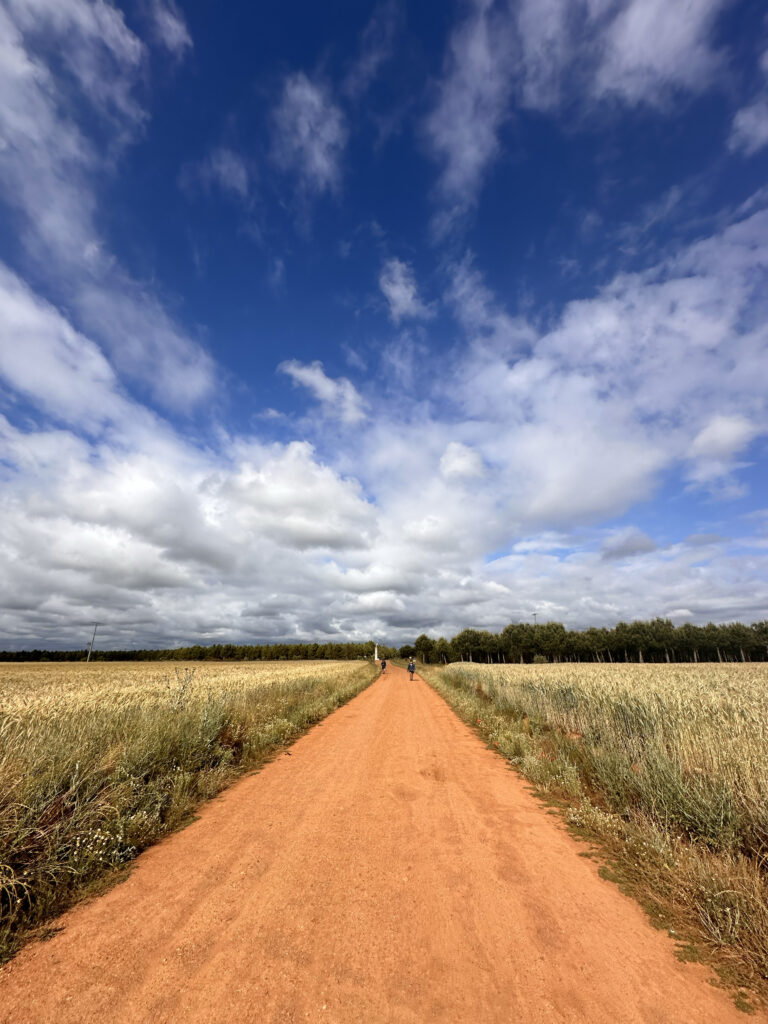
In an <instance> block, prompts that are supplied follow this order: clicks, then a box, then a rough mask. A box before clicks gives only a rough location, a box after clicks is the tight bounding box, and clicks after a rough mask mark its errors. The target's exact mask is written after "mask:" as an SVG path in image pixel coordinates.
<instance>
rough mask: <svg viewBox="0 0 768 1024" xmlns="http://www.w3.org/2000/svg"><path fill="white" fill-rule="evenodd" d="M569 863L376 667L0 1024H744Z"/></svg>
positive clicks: (480, 750)
mask: <svg viewBox="0 0 768 1024" xmlns="http://www.w3.org/2000/svg"><path fill="white" fill-rule="evenodd" d="M583 850H584V847H583V846H582V845H580V844H578V843H577V842H576V841H575V840H573V839H572V838H571V837H570V836H569V835H568V834H567V833H566V832H565V830H564V828H563V826H562V824H560V823H559V822H558V821H557V820H556V819H555V818H553V817H552V816H551V815H548V814H547V812H546V810H545V809H544V808H543V807H542V806H541V804H540V803H538V802H537V801H536V800H535V799H534V797H533V796H532V795H531V794H530V792H529V791H528V789H527V788H526V786H525V784H524V783H523V782H522V781H521V780H520V779H519V778H518V777H517V776H516V775H514V774H513V773H512V772H511V771H509V770H508V769H507V768H506V766H505V764H504V762H503V761H502V759H501V758H499V757H498V756H497V755H495V754H493V753H492V752H491V751H490V750H487V749H486V748H485V747H484V746H483V744H482V743H481V741H480V740H479V739H478V738H477V737H476V736H475V735H474V734H473V733H472V731H471V730H470V729H468V728H467V727H466V726H465V725H463V724H462V723H461V722H460V721H459V720H458V719H457V718H456V716H455V715H454V714H453V712H452V711H450V710H449V708H448V707H447V706H446V705H445V704H444V703H443V701H442V700H441V699H440V698H439V697H438V696H437V695H436V694H435V693H434V692H433V691H432V690H431V689H430V688H429V687H428V686H427V685H426V684H425V683H424V682H422V681H420V680H418V679H417V680H415V681H414V682H410V681H409V679H408V676H407V674H406V673H405V672H404V671H402V670H401V669H397V668H395V667H390V668H389V669H388V671H387V675H386V677H384V678H382V679H380V680H379V681H377V682H376V683H374V684H373V686H371V687H370V688H369V689H368V690H366V691H365V692H364V693H362V694H361V695H360V696H359V697H357V698H355V700H353V701H352V702H351V703H349V704H348V705H346V706H345V707H344V708H342V709H341V710H339V711H337V712H335V713H334V714H333V715H332V716H331V717H330V718H328V719H326V720H325V721H324V722H323V723H322V724H320V725H318V726H316V727H315V728H314V729H313V730H312V731H311V732H310V733H309V734H307V735H306V736H304V737H303V738H302V739H300V740H299V741H298V742H297V743H296V744H295V745H294V746H293V747H292V748H291V751H290V753H289V754H288V753H284V754H282V755H281V756H279V757H278V758H277V759H276V760H275V761H273V762H272V763H271V764H269V765H267V766H266V767H265V768H264V769H263V770H262V771H261V772H259V773H258V774H256V775H253V776H249V777H248V778H246V779H243V780H242V781H241V782H239V783H237V784H236V785H235V786H233V787H232V788H231V789H229V790H228V791H227V792H226V793H224V794H223V795H222V796H220V797H219V798H217V799H216V800H214V801H212V802H211V803H210V804H208V805H207V806H206V807H205V808H204V809H203V811H202V813H201V815H200V818H199V819H198V820H197V821H196V822H194V823H193V824H192V825H190V826H189V827H188V828H186V829H185V830H184V831H182V832H179V833H177V834H176V835H173V836H171V837H169V838H168V839H166V840H165V841H163V842H162V843H160V844H159V845H158V846H156V847H154V848H152V849H151V850H148V851H147V852H146V853H145V854H143V855H142V856H141V857H140V858H139V859H138V861H137V862H136V866H135V869H134V871H133V873H132V874H131V876H130V877H129V878H128V879H127V880H126V881H125V882H124V883H122V884H120V885H118V886H116V887H115V888H114V889H113V890H112V891H111V892H109V893H107V894H106V895H104V896H101V897H99V898H98V899H94V900H93V901H91V902H90V903H86V904H83V905H81V906H79V907H77V908H76V909H75V910H73V911H71V912H70V913H68V914H66V915H64V916H63V917H62V918H61V919H60V920H59V921H58V922H56V925H57V926H63V930H62V931H60V932H58V933H57V934H55V935H54V937H53V938H52V939H50V940H49V941H47V942H37V943H33V944H31V945H29V946H27V948H26V949H24V950H23V951H22V952H21V953H20V954H19V956H18V957H16V959H15V960H13V961H12V962H11V963H10V964H8V965H6V966H5V967H4V968H3V969H2V970H0V1021H2V1022H3V1024H42V1022H54V1021H55V1022H57V1024H91V1022H94V1024H95V1022H97V1021H98V1022H99V1024H101V1022H104V1021H110V1022H114V1024H144V1022H146V1024H150V1022H152V1024H165V1022H178V1024H182V1022H183V1024H222V1022H225V1021H230V1020H234V1021H241V1022H253V1024H256V1022H258V1024H265V1022H304V1021H323V1022H326V1024H339V1022H355V1024H361V1022H379V1021H386V1022H396V1024H400V1022H403V1024H405V1022H408V1024H423V1022H431V1021H440V1022H446V1024H448V1022H450V1024H459V1022H467V1024H469V1022H471V1024H486V1022H487V1024H491V1022H493V1024H496V1022H498V1024H502V1022H503V1024H511V1022H516V1021H519V1022H521V1024H539V1022H544V1021H547V1022H550V1021H556V1022H566V1021H567V1022H577V1021H578V1022H587V1024H641V1022H642V1024H692V1022H695V1024H744V1022H745V1021H746V1020H747V1019H748V1018H746V1017H745V1016H744V1014H742V1013H740V1012H739V1011H738V1010H737V1009H736V1008H735V1007H734V1005H733V1002H732V1001H731V999H730V998H729V996H728V994H727V993H726V992H724V991H722V990H720V989H716V988H714V987H713V986H712V985H711V984H709V983H708V982H709V981H711V975H710V973H709V972H708V970H707V969H705V968H703V967H702V966H700V965H698V964H684V963H680V962H679V961H678V960H677V959H676V958H675V955H674V945H673V943H672V941H671V940H670V939H669V938H668V937H667V936H666V935H664V934H661V933H659V932H656V931H654V930H653V929H652V928H651V926H650V925H649V924H648V922H647V920H646V919H645V917H644V915H643V912H642V911H641V909H640V908H639V907H638V906H637V905H636V904H635V903H633V902H632V901H631V900H629V899H628V898H626V897H625V896H623V895H622V894H621V893H620V892H619V891H618V889H617V888H616V887H615V886H614V885H612V884H611V883H610V882H607V881H604V880H603V879H601V878H600V877H599V876H598V873H597V867H596V865H595V864H594V863H593V862H592V861H591V860H588V859H586V858H584V857H580V856H579V855H578V854H579V853H580V852H583ZM751 1019H752V1020H760V1021H765V1020H766V1018H765V1017H757V1018H755V1017H752V1018H751Z"/></svg>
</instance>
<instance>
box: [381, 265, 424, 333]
mask: <svg viewBox="0 0 768 1024" xmlns="http://www.w3.org/2000/svg"><path fill="white" fill-rule="evenodd" d="M379 288H381V291H382V293H383V295H384V298H385V299H386V300H387V305H388V306H389V315H390V318H391V319H392V321H393V322H394V323H395V324H399V323H400V322H401V321H402V320H408V319H411V320H429V319H430V318H431V317H433V316H434V315H435V311H434V308H433V307H432V306H430V305H429V304H427V303H425V302H424V301H423V300H422V298H421V296H420V295H419V289H418V286H417V284H416V276H415V274H414V272H413V267H412V266H411V265H410V264H409V263H406V262H405V261H404V260H399V259H397V257H392V258H391V259H388V260H387V261H386V262H385V263H384V266H383V267H382V268H381V273H380V274H379Z"/></svg>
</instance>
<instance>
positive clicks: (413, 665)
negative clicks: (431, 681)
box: [408, 658, 416, 682]
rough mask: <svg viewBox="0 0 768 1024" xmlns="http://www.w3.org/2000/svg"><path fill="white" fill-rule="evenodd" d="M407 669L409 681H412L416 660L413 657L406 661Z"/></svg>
mask: <svg viewBox="0 0 768 1024" xmlns="http://www.w3.org/2000/svg"><path fill="white" fill-rule="evenodd" d="M408 671H409V672H410V673H411V682H413V673H414V672H415V671H416V662H415V661H414V660H413V658H411V660H410V661H409V662H408Z"/></svg>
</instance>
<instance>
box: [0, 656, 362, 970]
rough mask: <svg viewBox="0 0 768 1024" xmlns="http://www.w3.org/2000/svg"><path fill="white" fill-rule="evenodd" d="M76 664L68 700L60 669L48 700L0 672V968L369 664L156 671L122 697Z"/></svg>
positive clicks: (330, 703)
mask: <svg viewBox="0 0 768 1024" xmlns="http://www.w3.org/2000/svg"><path fill="white" fill-rule="evenodd" d="M56 668H57V667H56V666H52V667H51V671H52V672H55V671H56ZM91 669H94V670H95V671H96V672H98V673H102V674H103V675H102V676H101V677H96V679H94V676H93V674H92V673H91ZM82 672H83V687H82V695H83V696H82V698H79V696H78V693H79V691H78V689H77V687H76V686H74V685H73V680H72V679H71V677H70V678H68V679H67V685H66V686H65V687H64V688H63V690H62V693H59V694H58V695H57V694H56V692H54V691H55V687H53V688H52V686H51V685H50V684H51V680H46V686H45V687H43V686H37V685H36V686H35V688H34V689H33V688H30V687H29V686H28V684H27V683H26V682H24V685H21V684H20V683H19V682H18V680H16V685H15V686H14V679H13V678H11V679H10V680H9V679H8V678H7V676H5V675H1V676H0V963H1V962H3V961H4V960H6V959H8V957H10V956H11V955H12V954H13V953H14V952H15V951H16V950H17V949H18V948H19V946H20V945H21V943H22V941H23V940H25V939H26V938H28V937H29V936H30V935H31V934H33V931H34V929H35V928H39V926H40V925H42V923H43V922H45V921H46V920H48V919H50V918H51V917H52V916H53V915H54V914H57V913H59V912H60V911H62V910H64V909H65V908H66V907H67V906H69V905H71V904H72V903H73V902H74V901H75V900H76V899H77V898H78V897H79V896H82V895H83V894H84V893H85V892H86V891H88V890H89V888H90V889H92V888H93V887H94V885H96V884H98V883H103V882H105V881H106V880H108V879H109V877H110V876H112V877H114V876H115V874H116V872H119V870H120V868H121V867H122V866H123V865H125V864H126V863H127V862H129V861H131V860H132V859H133V858H134V857H136V856H137V854H139V853H140V852H141V851H142V850H143V849H145V848H146V847H148V846H149V845H150V844H152V843H154V842H155V841H156V840H157V839H159V838H160V837H161V836H163V835H165V834H167V833H168V832H171V831H173V830H174V829H176V828H178V827H179V826H181V825H183V824H184V823H186V822H188V821H189V819H190V816H191V814H192V812H193V811H194V810H195V809H196V808H197V807H198V806H199V805H200V803H201V802H202V801H204V800H206V799H208V798H210V797H212V796H214V795H215V794H216V793H218V792H219V791H220V790H221V789H223V788H224V787H225V786H226V785H227V784H229V783H230V782H231V781H232V780H233V779H234V778H236V777H237V776H238V775H240V774H242V773H243V772H245V771H247V770H250V769H254V768H256V767H258V766H260V765H262V764H263V763H264V762H265V761H266V760H268V759H269V758H270V757H271V756H272V755H274V753H275V752H276V751H277V750H279V749H280V748H281V747H284V746H285V745H287V744H289V743H291V742H293V741H294V740H295V739H297V738H298V737H299V736H300V735H301V734H302V733H303V732H305V731H306V730H307V729H308V728H309V727H310V726H312V725H313V724H315V723H316V722H318V721H320V720H321V719H323V718H324V717H325V716H326V715H328V714H329V713H330V712H332V711H334V710H335V709H336V708H338V707H340V706H341V705H342V704H344V703H345V702H346V701H348V700H350V699H351V698H352V697H354V696H356V695H357V694H358V693H359V692H360V691H361V690H363V689H364V688H365V687H366V686H368V685H369V684H370V683H371V682H372V681H373V679H374V678H375V677H376V676H377V674H378V669H377V667H376V666H374V665H373V664H371V663H363V664H360V663H357V664H353V663H349V662H347V663H346V664H343V665H340V664H338V663H337V664H336V665H332V664H324V665H317V666H310V665H306V666H304V667H303V669H302V672H301V674H300V675H295V674H294V670H292V668H291V667H290V666H285V665H283V666H271V667H270V666H266V665H262V666H258V667H256V666H248V665H242V666H239V667H238V669H237V672H238V676H239V678H238V680H237V682H236V685H235V684H234V683H233V681H232V679H231V678H225V679H224V681H219V682H212V681H211V680H208V681H206V679H205V678H202V679H201V678H200V677H199V676H196V673H195V669H193V668H181V669H179V668H176V669H175V671H174V670H173V669H172V668H170V667H169V669H168V673H169V674H168V676H167V678H166V679H165V680H164V681H162V682H161V683H160V684H158V685H153V686H152V687H150V688H149V690H147V689H146V688H145V689H142V687H141V686H138V685H134V689H133V690H130V691H126V690H125V689H120V690H118V689H117V688H116V687H115V686H114V683H115V680H114V679H112V678H111V677H110V674H109V673H110V669H109V668H107V667H104V666H101V667H95V666H83V668H82ZM86 673H89V674H88V675H86ZM230 675H231V672H230ZM54 682H55V680H54ZM3 684H5V685H3ZM25 687H27V688H26V689H25ZM41 693H42V694H43V697H42V698H40V694H41ZM95 693H96V694H97V695H98V696H99V699H94V694H95Z"/></svg>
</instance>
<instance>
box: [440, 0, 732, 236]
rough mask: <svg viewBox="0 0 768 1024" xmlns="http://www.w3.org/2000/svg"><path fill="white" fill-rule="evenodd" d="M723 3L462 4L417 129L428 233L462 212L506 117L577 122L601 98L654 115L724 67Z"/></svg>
mask: <svg viewBox="0 0 768 1024" xmlns="http://www.w3.org/2000/svg"><path fill="white" fill-rule="evenodd" d="M729 2H730V0H693V2H691V3H688V4H685V5H681V4H668V3H665V2H664V0H576V2H573V0H544V2H541V0H520V2H518V3H508V2H494V0H471V2H470V3H469V4H468V5H467V13H466V15H465V17H464V18H463V20H462V21H461V22H460V24H459V25H458V26H457V27H456V28H455V29H454V31H453V33H452V35H451V38H450V41H449V44H448V50H447V54H446V57H445V62H444V68H443V75H442V78H441V79H440V81H439V83H438V86H437V92H436V99H435V103H434V105H433V107H432V110H431V111H430V113H429V114H428V115H427V117H426V119H425V122H424V134H425V138H426V141H427V145H428V148H429V149H430V151H431V152H432V154H433V156H434V158H435V160H436V161H437V162H438V163H439V165H440V167H441V171H440V177H439V179H438V186H437V193H438V199H439V203H440V210H439V212H438V213H437V214H436V216H435V219H434V222H433V227H434V228H435V230H436V232H437V234H438V236H440V235H442V234H445V232H447V231H449V230H450V229H451V227H452V226H454V225H456V224H458V223H460V222H461V219H462V218H463V216H464V215H465V214H466V213H467V212H468V211H469V210H471V209H472V207H473V206H474V204H475V202H476V200H477V196H478V194H479V191H480V188H481V186H482V184H483V181H484V179H485V176H486V174H487V172H488V169H489V167H490V166H491V165H492V164H493V162H494V160H495V159H497V157H498V156H499V154H500V152H501V143H500V133H501V130H502V127H503V125H504V123H505V122H506V121H507V120H508V119H509V118H511V117H512V116H513V114H514V112H515V111H516V110H533V111H539V112H542V113H548V112H554V111H556V110H558V109H560V108H561V107H562V106H564V105H568V106H570V107H571V108H572V109H574V110H576V111H578V113H579V116H580V117H586V116H588V115H589V113H590V111H591V109H592V108H594V107H595V106H597V105H599V104H603V103H605V102H606V101H618V102H620V103H622V104H626V105H631V106H638V105H645V106H650V107H655V108H658V109H660V110H661V109H665V108H667V107H668V106H669V105H670V104H672V103H673V102H674V100H675V99H677V98H678V97H680V96H685V95H692V94H695V93H698V92H701V91H703V90H706V89H709V88H711V87H712V86H713V84H714V83H715V82H716V81H717V79H718V76H719V75H720V73H721V72H722V71H723V69H724V67H725V62H724V59H723V55H722V54H721V53H720V52H719V51H718V50H717V48H716V46H715V44H714V42H713V35H714V26H715V24H716V21H717V18H718V16H719V14H720V13H721V12H722V11H723V10H724V9H725V8H726V7H727V5H728V3H729Z"/></svg>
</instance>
